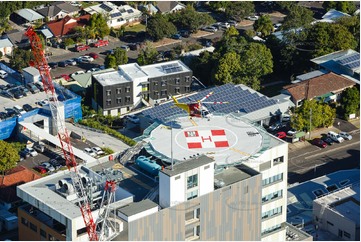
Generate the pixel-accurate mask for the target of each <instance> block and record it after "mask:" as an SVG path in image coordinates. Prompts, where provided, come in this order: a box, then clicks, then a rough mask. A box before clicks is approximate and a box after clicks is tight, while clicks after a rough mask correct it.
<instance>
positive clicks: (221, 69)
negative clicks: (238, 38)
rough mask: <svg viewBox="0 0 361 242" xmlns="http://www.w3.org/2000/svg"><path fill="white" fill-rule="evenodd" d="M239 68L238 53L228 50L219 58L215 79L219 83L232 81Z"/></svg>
mask: <svg viewBox="0 0 361 242" xmlns="http://www.w3.org/2000/svg"><path fill="white" fill-rule="evenodd" d="M240 69H241V66H240V58H239V55H238V54H237V53H236V52H228V53H227V54H225V55H224V56H223V57H222V58H221V59H220V60H219V65H218V67H217V71H216V74H215V80H216V82H218V83H220V84H225V83H233V79H234V78H233V77H234V76H235V75H236V74H237V73H238V72H239V71H240Z"/></svg>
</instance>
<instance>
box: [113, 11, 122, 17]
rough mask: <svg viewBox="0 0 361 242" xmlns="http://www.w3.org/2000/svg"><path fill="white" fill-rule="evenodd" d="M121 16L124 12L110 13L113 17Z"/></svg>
mask: <svg viewBox="0 0 361 242" xmlns="http://www.w3.org/2000/svg"><path fill="white" fill-rule="evenodd" d="M119 16H122V13H119V12H118V13H112V14H111V15H110V17H111V18H116V17H119Z"/></svg>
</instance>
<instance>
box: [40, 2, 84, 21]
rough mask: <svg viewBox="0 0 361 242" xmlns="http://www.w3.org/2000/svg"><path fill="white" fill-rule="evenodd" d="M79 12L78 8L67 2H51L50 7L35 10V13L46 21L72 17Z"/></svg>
mask: <svg viewBox="0 0 361 242" xmlns="http://www.w3.org/2000/svg"><path fill="white" fill-rule="evenodd" d="M79 10H80V9H79V7H75V6H73V5H71V4H70V3H68V2H53V3H52V4H51V5H48V6H45V7H42V8H38V9H36V12H38V13H39V14H41V15H42V16H44V17H45V18H47V20H48V21H52V20H58V19H61V18H64V17H65V16H67V15H68V16H74V15H75V14H77V13H78V12H79Z"/></svg>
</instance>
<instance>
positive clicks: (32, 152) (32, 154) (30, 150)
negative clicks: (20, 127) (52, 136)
mask: <svg viewBox="0 0 361 242" xmlns="http://www.w3.org/2000/svg"><path fill="white" fill-rule="evenodd" d="M25 151H26V152H28V153H29V154H30V156H31V157H34V156H37V155H38V152H36V150H34V149H33V148H31V147H28V148H25Z"/></svg>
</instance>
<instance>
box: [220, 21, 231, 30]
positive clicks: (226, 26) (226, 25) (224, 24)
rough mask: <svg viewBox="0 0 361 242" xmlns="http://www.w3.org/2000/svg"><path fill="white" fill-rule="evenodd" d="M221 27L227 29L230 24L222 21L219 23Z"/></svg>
mask: <svg viewBox="0 0 361 242" xmlns="http://www.w3.org/2000/svg"><path fill="white" fill-rule="evenodd" d="M221 27H222V28H226V29H228V28H229V27H231V25H230V24H229V23H227V22H224V23H221Z"/></svg>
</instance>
